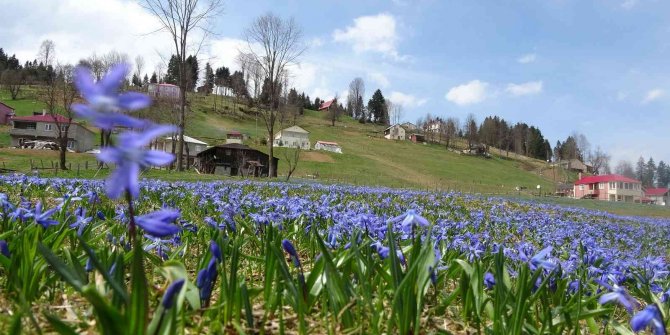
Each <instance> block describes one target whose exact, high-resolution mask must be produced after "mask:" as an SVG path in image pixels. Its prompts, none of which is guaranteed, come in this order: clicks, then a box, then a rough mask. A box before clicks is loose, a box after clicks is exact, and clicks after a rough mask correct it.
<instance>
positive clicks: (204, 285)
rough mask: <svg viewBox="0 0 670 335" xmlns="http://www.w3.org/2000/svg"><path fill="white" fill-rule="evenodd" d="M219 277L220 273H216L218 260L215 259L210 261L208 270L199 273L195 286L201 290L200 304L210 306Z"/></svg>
mask: <svg viewBox="0 0 670 335" xmlns="http://www.w3.org/2000/svg"><path fill="white" fill-rule="evenodd" d="M217 276H218V272H216V260H215V259H214V258H212V259H210V260H209V265H207V267H206V268H204V269H202V270H200V272H198V277H197V279H196V282H195V285H196V286H197V287H198V289H199V290H200V304H202V305H203V306H207V305H208V304H209V299H210V298H211V297H212V289H213V288H214V283H215V282H216V277H217Z"/></svg>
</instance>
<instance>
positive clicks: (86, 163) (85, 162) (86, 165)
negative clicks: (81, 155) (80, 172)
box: [84, 161, 88, 170]
mask: <svg viewBox="0 0 670 335" xmlns="http://www.w3.org/2000/svg"><path fill="white" fill-rule="evenodd" d="M84 170H88V161H84Z"/></svg>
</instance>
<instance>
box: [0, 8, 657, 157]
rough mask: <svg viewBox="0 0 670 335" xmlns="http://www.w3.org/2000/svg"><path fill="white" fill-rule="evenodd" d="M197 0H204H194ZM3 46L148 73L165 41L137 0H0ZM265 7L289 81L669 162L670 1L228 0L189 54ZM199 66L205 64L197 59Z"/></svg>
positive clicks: (236, 37)
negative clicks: (283, 39) (295, 40)
mask: <svg viewBox="0 0 670 335" xmlns="http://www.w3.org/2000/svg"><path fill="white" fill-rule="evenodd" d="M201 1H206V0H201ZM0 8H3V10H2V11H1V12H0V22H2V24H0V47H2V48H3V49H5V50H6V52H8V53H10V54H16V55H17V57H19V59H20V60H21V61H22V62H25V60H27V59H34V58H36V55H37V52H38V49H39V46H40V43H41V42H42V41H43V40H45V39H51V40H53V41H54V42H55V44H56V58H57V59H58V61H59V62H61V63H76V62H77V61H78V60H79V59H81V58H85V57H87V56H89V55H91V54H93V53H97V54H104V53H106V52H108V51H111V50H116V51H119V52H124V53H126V54H128V55H129V56H130V58H131V59H134V58H135V56H137V55H141V56H142V57H143V58H144V60H145V63H146V65H145V72H148V73H149V74H150V73H151V72H153V70H154V69H155V67H156V66H157V65H158V64H159V63H162V62H164V60H166V59H169V55H170V54H171V52H172V48H173V45H172V44H171V40H170V38H169V36H168V35H167V34H166V33H163V32H156V30H157V29H158V28H160V26H159V24H158V22H157V21H156V20H155V19H154V18H153V17H152V16H151V15H150V14H149V13H148V12H147V11H146V10H145V9H143V8H142V7H141V6H140V5H139V2H138V1H133V0H58V1H55V0H20V1H18V0H0ZM268 12H272V13H274V14H276V15H278V16H281V17H284V18H290V17H293V18H294V19H295V20H296V22H297V23H298V25H299V26H301V27H302V29H303V41H304V44H305V46H306V47H307V49H306V51H305V53H304V54H303V55H302V56H301V58H300V62H299V64H298V65H297V66H296V67H294V68H293V69H292V77H291V84H292V86H295V87H296V88H298V89H299V90H302V91H304V92H306V93H307V94H308V95H309V96H310V97H312V98H314V97H316V96H318V97H320V98H322V99H329V98H332V97H333V96H335V95H339V96H340V97H341V98H343V97H346V92H347V88H348V84H349V82H350V81H351V80H352V79H354V78H355V77H360V78H362V79H363V80H364V81H365V88H366V96H367V98H369V97H370V96H371V95H372V93H373V92H374V91H375V90H376V89H381V91H382V93H383V94H384V96H385V97H386V98H388V99H390V100H392V101H393V102H394V103H397V104H401V105H402V106H403V110H404V112H403V119H404V120H406V121H412V122H414V121H416V120H417V119H418V118H419V117H423V116H425V115H426V114H428V113H430V114H431V115H433V116H440V117H445V118H446V117H457V118H459V119H460V120H461V121H463V120H465V118H466V116H467V115H468V114H469V113H473V114H474V115H475V116H476V118H477V119H478V121H480V122H481V121H482V120H483V119H484V118H485V117H487V116H490V115H498V116H500V117H502V118H504V119H506V120H507V121H508V122H512V123H516V122H526V123H528V124H530V125H535V126H537V127H539V128H540V129H541V131H542V133H543V134H544V135H545V137H547V138H548V139H549V141H550V143H551V144H552V146H554V145H555V143H556V141H557V140H561V141H563V140H564V139H565V138H566V137H567V136H568V135H570V134H571V133H572V132H580V133H583V134H585V135H586V137H587V138H588V139H589V142H590V143H591V145H592V147H595V146H600V147H602V148H603V149H604V150H606V151H607V152H608V153H610V154H611V155H612V158H613V164H612V165H615V164H616V161H618V160H620V159H628V160H630V161H632V162H635V161H637V159H638V158H639V157H640V156H644V157H645V158H648V157H649V156H653V157H654V159H655V161H656V162H658V161H659V160H664V161H666V162H668V161H670V146H668V144H667V143H668V142H670V132H668V126H670V110H668V109H669V108H668V107H670V38H669V37H670V1H665V0H542V1H526V0H509V1H486V0H468V1H465V0H351V1H350V0H330V1H328V0H281V1H280V0H225V2H224V7H223V10H222V11H221V13H220V14H219V15H217V16H216V17H215V18H214V19H213V21H212V25H211V28H212V29H211V30H212V31H213V32H214V33H215V35H212V36H210V37H209V38H207V39H206V40H205V42H204V43H203V44H202V45H200V43H198V42H199V41H200V39H199V38H198V37H199V36H200V35H199V34H196V35H195V36H194V37H196V38H194V40H193V43H192V44H191V48H192V49H193V51H195V49H196V48H198V47H199V57H198V58H199V59H200V60H201V61H209V62H210V63H211V64H212V66H213V67H218V66H228V67H231V68H233V69H236V68H237V65H236V64H235V61H234V59H235V57H236V55H237V54H238V53H239V52H240V51H244V50H246V48H247V47H248V45H247V43H246V42H245V40H244V31H245V29H246V28H247V27H248V26H249V25H250V23H251V22H252V21H253V20H254V18H256V17H258V16H260V15H263V14H266V13H268ZM201 68H204V65H201Z"/></svg>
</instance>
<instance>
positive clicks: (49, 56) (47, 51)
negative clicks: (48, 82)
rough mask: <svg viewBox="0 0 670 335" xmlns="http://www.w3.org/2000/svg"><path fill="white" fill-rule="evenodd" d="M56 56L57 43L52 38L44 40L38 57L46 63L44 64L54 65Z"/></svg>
mask: <svg viewBox="0 0 670 335" xmlns="http://www.w3.org/2000/svg"><path fill="white" fill-rule="evenodd" d="M55 57H56V43H54V41H52V40H44V41H42V44H41V45H40V51H39V52H38V53H37V59H39V61H40V62H41V63H42V64H44V66H49V65H53V61H54V58H55Z"/></svg>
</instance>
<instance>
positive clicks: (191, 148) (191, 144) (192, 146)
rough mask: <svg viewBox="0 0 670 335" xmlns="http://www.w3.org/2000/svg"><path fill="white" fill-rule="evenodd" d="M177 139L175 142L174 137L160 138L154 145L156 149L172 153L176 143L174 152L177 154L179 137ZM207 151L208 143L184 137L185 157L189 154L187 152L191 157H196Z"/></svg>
mask: <svg viewBox="0 0 670 335" xmlns="http://www.w3.org/2000/svg"><path fill="white" fill-rule="evenodd" d="M175 139H176V140H175V141H174V142H173V141H172V136H168V137H163V138H160V139H158V140H157V141H156V143H155V144H154V149H156V150H161V151H165V152H172V145H173V143H174V146H175V150H174V152H177V151H178V148H179V147H178V144H179V136H176V137H175ZM205 149H207V143H205V142H203V141H200V140H197V139H195V138H193V137H190V136H186V135H184V155H186V154H187V150H188V155H189V156H195V155H197V154H199V153H200V152H201V151H204V150H205Z"/></svg>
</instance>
